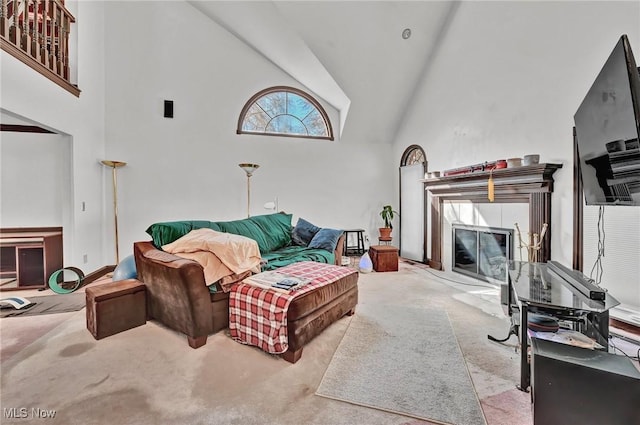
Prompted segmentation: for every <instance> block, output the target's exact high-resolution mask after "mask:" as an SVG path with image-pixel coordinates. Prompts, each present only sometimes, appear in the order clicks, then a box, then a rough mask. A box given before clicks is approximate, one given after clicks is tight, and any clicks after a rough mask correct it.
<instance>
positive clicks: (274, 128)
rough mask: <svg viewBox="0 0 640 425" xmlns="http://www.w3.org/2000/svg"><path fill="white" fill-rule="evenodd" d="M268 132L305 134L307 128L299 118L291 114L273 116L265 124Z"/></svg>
mask: <svg viewBox="0 0 640 425" xmlns="http://www.w3.org/2000/svg"><path fill="white" fill-rule="evenodd" d="M267 132H268V133H284V134H301V135H305V136H306V135H307V129H306V128H305V127H304V125H303V124H302V122H300V120H299V119H297V118H295V117H292V116H291V115H280V116H277V117H275V118H274V119H273V120H271V122H270V123H269V125H268V126H267Z"/></svg>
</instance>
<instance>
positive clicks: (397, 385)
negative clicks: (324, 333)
mask: <svg viewBox="0 0 640 425" xmlns="http://www.w3.org/2000/svg"><path fill="white" fill-rule="evenodd" d="M316 394H318V395H321V396H323V397H328V398H332V399H335V400H340V401H345V402H349V403H354V404H358V405H362V406H367V407H373V408H376V409H381V410H385V411H388V412H395V413H400V414H404V415H407V416H411V417H414V418H418V419H424V420H435V421H437V422H440V423H448V424H449V423H452V424H465V425H484V424H485V420H484V417H483V415H482V410H481V409H480V404H479V402H478V397H477V395H476V393H475V390H474V388H473V384H472V383H471V378H470V376H469V371H468V370H467V366H466V364H465V362H464V358H463V357H462V353H461V352H460V348H459V347H458V341H457V340H456V337H455V335H454V333H453V329H452V328H451V323H450V322H449V318H448V316H447V313H446V311H444V310H436V309H426V308H417V307H406V306H395V305H389V304H364V305H363V306H361V307H360V309H359V310H358V314H357V315H355V317H353V318H352V319H351V323H350V324H349V328H348V329H347V332H346V333H345V336H344V338H343V339H342V342H340V346H339V347H338V349H337V350H336V353H335V354H334V355H333V359H332V360H331V363H330V364H329V367H328V368H327V371H326V373H325V375H324V377H323V378H322V382H321V383H320V387H319V388H318V391H316Z"/></svg>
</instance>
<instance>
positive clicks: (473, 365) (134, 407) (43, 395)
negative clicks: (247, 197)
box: [0, 263, 532, 425]
mask: <svg viewBox="0 0 640 425" xmlns="http://www.w3.org/2000/svg"><path fill="white" fill-rule="evenodd" d="M455 277H456V279H457V280H461V281H463V282H464V281H465V280H467V279H465V278H464V277H463V276H460V277H458V276H455ZM467 281H468V282H474V281H472V280H471V279H468V280H467ZM358 286H359V305H358V307H357V308H356V315H355V316H352V317H344V318H342V319H341V320H339V321H337V322H336V323H334V324H333V325H331V326H330V327H329V328H328V329H326V330H325V331H324V332H323V333H322V334H320V335H319V336H318V337H316V338H315V339H314V340H313V341H311V342H310V343H309V344H308V345H307V346H306V347H305V348H304V351H303V353H302V358H301V359H300V360H299V361H298V362H297V363H296V364H290V363H287V362H285V361H284V360H282V359H281V358H279V357H275V356H272V355H268V354H265V353H263V352H262V351H260V350H258V349H256V348H253V347H248V346H244V345H241V344H238V343H236V342H234V341H233V340H231V339H230V338H229V336H228V335H227V333H225V332H224V331H223V332H219V333H217V334H215V335H212V336H210V337H209V340H208V342H207V344H206V345H205V346H203V347H201V348H199V349H197V350H194V349H191V348H190V347H189V346H188V344H187V341H186V338H185V337H184V335H181V334H179V333H176V332H174V331H171V330H169V329H167V328H165V327H163V326H161V325H159V324H157V323H155V322H147V324H145V325H143V326H140V327H137V328H134V329H131V330H129V331H126V332H122V333H119V334H117V335H113V336H110V337H108V338H105V339H102V340H100V341H96V340H94V339H93V337H92V336H91V334H90V333H89V332H88V331H87V330H86V325H85V312H84V310H81V311H78V312H72V313H61V314H52V315H46V316H34V317H24V318H21V317H17V318H11V319H6V320H4V319H3V320H0V332H2V338H0V341H1V350H0V354H2V363H1V375H2V376H1V387H0V401H1V404H2V407H3V412H9V411H11V410H10V409H12V408H15V409H19V408H23V407H24V408H27V409H28V413H29V414H31V412H32V409H43V410H49V411H55V417H54V418H53V419H47V420H46V422H47V423H48V424H65V425H67V424H103V423H119V424H154V425H155V424H296V425H298V424H322V425H334V424H335V425H340V424H381V425H387V424H388V425H408V424H414V425H417V424H429V423H431V422H427V421H421V420H419V419H413V418H411V417H408V416H405V415H400V414H395V413H390V412H385V411H381V410H378V409H372V408H367V407H362V406H357V405H354V404H351V403H344V402H340V401H336V400H331V399H327V398H325V397H320V396H317V395H316V394H315V392H316V390H317V389H318V387H319V385H320V382H321V380H322V377H323V375H324V374H325V371H326V370H327V368H328V367H329V364H330V362H331V359H332V358H333V356H334V353H335V352H336V350H337V348H338V346H339V345H340V342H341V340H342V339H343V337H344V335H345V332H346V330H347V328H348V327H349V323H350V321H351V320H353V319H352V318H355V317H358V314H359V309H362V310H363V313H364V312H365V310H366V309H367V308H368V306H369V305H373V304H389V305H394V306H399V307H406V308H418V309H429V310H440V311H446V313H447V315H448V318H449V320H450V323H451V328H452V330H453V333H454V334H455V337H456V339H457V341H458V343H459V346H460V350H461V352H462V354H463V356H464V360H465V362H466V365H467V368H468V370H469V373H470V376H471V380H472V383H473V386H474V389H475V391H476V393H477V395H478V398H479V400H480V405H481V407H482V410H483V412H484V416H485V417H486V421H487V424H488V425H503V424H504V425H506V424H508V425H531V423H532V420H531V414H530V396H529V394H527V393H523V392H520V391H518V390H517V389H516V388H515V384H516V383H517V382H518V377H519V356H518V354H517V353H516V352H515V350H514V345H515V338H513V340H512V341H510V345H501V344H496V343H492V342H491V341H489V340H487V338H486V335H487V334H488V333H491V334H494V335H501V334H504V333H505V332H506V330H507V328H508V320H507V319H506V318H505V317H504V315H503V314H502V310H501V308H500V306H499V303H498V291H497V290H496V289H495V288H493V289H491V288H486V287H483V285H480V286H465V285H457V284H452V283H451V282H449V281H446V280H444V279H441V278H440V275H439V274H438V273H434V272H433V271H430V270H428V269H424V268H422V267H416V266H412V265H410V264H407V263H401V264H400V271H398V272H390V273H367V274H361V276H360V281H359V284H358ZM16 295H18V294H16ZM20 295H21V296H26V297H27V298H28V297H29V295H28V294H24V295H23V294H20ZM7 409H9V410H7ZM3 414H4V413H3ZM42 422H43V421H42V419H37V418H34V417H28V418H25V419H17V418H8V417H7V415H6V414H4V416H3V418H2V423H3V424H4V423H20V424H27V423H42ZM459 425H465V424H459Z"/></svg>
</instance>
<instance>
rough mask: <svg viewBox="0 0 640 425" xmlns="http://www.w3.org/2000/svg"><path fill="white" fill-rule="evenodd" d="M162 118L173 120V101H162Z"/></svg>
mask: <svg viewBox="0 0 640 425" xmlns="http://www.w3.org/2000/svg"><path fill="white" fill-rule="evenodd" d="M164 117H165V118H173V100H165V101H164Z"/></svg>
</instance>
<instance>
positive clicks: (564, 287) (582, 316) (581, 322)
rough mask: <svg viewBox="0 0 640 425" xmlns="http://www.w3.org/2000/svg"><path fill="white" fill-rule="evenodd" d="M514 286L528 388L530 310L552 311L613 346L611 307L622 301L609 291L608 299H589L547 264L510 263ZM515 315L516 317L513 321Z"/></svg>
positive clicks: (522, 369)
mask: <svg viewBox="0 0 640 425" xmlns="http://www.w3.org/2000/svg"><path fill="white" fill-rule="evenodd" d="M509 278H510V281H509V282H510V286H511V289H512V290H513V294H514V296H515V300H514V301H515V303H516V304H517V306H518V308H519V310H520V326H519V338H520V350H521V351H520V385H519V386H518V388H519V389H520V390H522V391H528V388H529V385H530V381H531V380H530V378H531V373H530V369H529V363H528V361H527V356H528V347H529V340H528V338H529V336H528V333H527V320H528V315H529V312H532V313H543V314H550V315H552V316H555V317H557V318H558V319H560V320H564V321H568V322H571V323H572V324H573V329H574V330H576V331H579V332H581V333H583V334H585V335H587V336H589V337H591V338H593V339H595V340H596V341H597V342H598V343H599V344H600V345H602V346H604V347H605V350H606V349H607V347H608V346H609V341H608V340H609V309H610V308H613V307H615V306H616V305H618V304H620V303H619V302H618V301H617V300H616V299H615V298H613V297H612V296H610V295H609V294H608V293H607V294H606V297H605V300H604V301H596V300H591V299H589V298H588V297H587V296H586V295H584V294H582V292H580V291H579V290H578V289H576V288H575V287H573V286H572V285H571V284H570V283H569V282H567V281H566V280H565V279H563V278H562V277H560V276H559V275H557V274H556V273H554V272H553V271H552V270H551V269H549V268H548V266H547V264H546V263H528V262H523V261H510V262H509ZM513 319H514V318H513V317H512V320H513Z"/></svg>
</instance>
